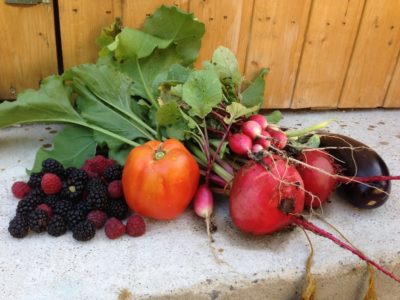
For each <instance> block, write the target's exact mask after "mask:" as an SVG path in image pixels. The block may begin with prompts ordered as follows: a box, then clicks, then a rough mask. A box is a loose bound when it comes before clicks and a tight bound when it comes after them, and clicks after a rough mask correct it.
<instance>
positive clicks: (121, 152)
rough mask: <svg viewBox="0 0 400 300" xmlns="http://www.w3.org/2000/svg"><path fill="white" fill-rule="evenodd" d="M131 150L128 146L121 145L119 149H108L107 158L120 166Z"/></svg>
mask: <svg viewBox="0 0 400 300" xmlns="http://www.w3.org/2000/svg"><path fill="white" fill-rule="evenodd" d="M132 149H133V147H131V146H129V145H123V146H122V147H119V148H114V149H110V151H108V157H109V158H111V159H113V160H115V161H116V162H118V163H119V164H120V165H124V164H125V162H126V159H127V158H128V154H129V152H131V150H132Z"/></svg>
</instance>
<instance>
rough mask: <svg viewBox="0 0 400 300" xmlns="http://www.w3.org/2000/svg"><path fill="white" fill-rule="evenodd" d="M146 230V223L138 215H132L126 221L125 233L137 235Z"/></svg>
mask: <svg viewBox="0 0 400 300" xmlns="http://www.w3.org/2000/svg"><path fill="white" fill-rule="evenodd" d="M145 232H146V223H145V222H144V220H143V218H142V217H141V216H139V215H133V216H131V217H130V218H129V219H128V222H127V223H126V233H127V234H128V235H130V236H134V237H138V236H141V235H143V234H144V233H145Z"/></svg>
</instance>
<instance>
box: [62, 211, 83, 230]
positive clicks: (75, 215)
mask: <svg viewBox="0 0 400 300" xmlns="http://www.w3.org/2000/svg"><path fill="white" fill-rule="evenodd" d="M85 218H86V214H85V213H84V212H83V211H81V210H70V211H69V212H68V213H67V215H66V217H65V220H66V221H67V225H68V228H69V229H71V230H73V229H74V227H75V226H76V225H77V224H78V223H80V222H81V221H83V220H84V219H85Z"/></svg>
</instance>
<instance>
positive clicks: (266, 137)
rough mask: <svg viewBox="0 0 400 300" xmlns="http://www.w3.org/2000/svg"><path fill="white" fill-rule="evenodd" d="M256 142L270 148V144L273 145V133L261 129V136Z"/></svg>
mask: <svg viewBox="0 0 400 300" xmlns="http://www.w3.org/2000/svg"><path fill="white" fill-rule="evenodd" d="M255 143H256V144H260V145H261V146H263V148H264V149H268V148H269V146H271V135H270V134H269V133H268V132H267V131H265V130H263V131H261V137H259V138H257V139H256V140H255Z"/></svg>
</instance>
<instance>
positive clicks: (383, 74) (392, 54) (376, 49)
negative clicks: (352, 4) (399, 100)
mask: <svg viewBox="0 0 400 300" xmlns="http://www.w3.org/2000/svg"><path fill="white" fill-rule="evenodd" d="M399 16H400V1H398V0H380V1H367V3H366V7H365V12H364V16H363V18H362V21H361V27H360V31H359V35H358V38H357V42H356V45H355V49H354V53H353V56H352V59H351V62H350V67H349V70H348V74H347V77H346V81H345V84H344V87H343V92H342V95H341V99H340V102H339V107H341V108H346V107H378V106H382V105H383V101H384V97H385V94H386V90H387V87H388V84H389V82H390V79H391V77H392V73H393V70H394V67H395V64H396V58H397V55H398V53H399V49H400V17H399Z"/></svg>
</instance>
